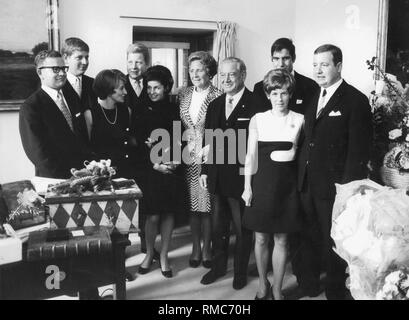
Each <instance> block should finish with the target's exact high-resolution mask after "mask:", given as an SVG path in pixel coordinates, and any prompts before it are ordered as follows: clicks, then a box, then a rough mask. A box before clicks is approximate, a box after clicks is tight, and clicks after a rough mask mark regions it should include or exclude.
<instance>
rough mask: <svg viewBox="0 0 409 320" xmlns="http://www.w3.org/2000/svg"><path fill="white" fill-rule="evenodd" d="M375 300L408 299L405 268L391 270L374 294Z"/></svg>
mask: <svg viewBox="0 0 409 320" xmlns="http://www.w3.org/2000/svg"><path fill="white" fill-rule="evenodd" d="M376 299H377V300H409V273H408V271H407V270H405V269H401V270H397V271H394V272H391V273H390V274H388V275H387V276H386V277H385V284H384V285H383V287H382V289H381V290H379V291H378V293H377V294H376Z"/></svg>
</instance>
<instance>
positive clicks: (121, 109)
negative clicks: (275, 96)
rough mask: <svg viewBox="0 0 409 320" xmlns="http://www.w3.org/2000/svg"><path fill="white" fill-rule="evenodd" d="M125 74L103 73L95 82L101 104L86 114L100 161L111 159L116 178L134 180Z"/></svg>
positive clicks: (94, 106) (90, 134) (132, 147)
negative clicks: (125, 103)
mask: <svg viewBox="0 0 409 320" xmlns="http://www.w3.org/2000/svg"><path fill="white" fill-rule="evenodd" d="M125 81H126V79H125V75H124V74H123V73H122V72H121V71H119V70H108V69H107V70H102V71H101V72H99V73H98V75H97V76H96V78H95V80H94V84H93V90H94V92H95V93H96V95H97V96H98V102H97V104H96V105H93V106H92V107H91V109H88V110H87V111H85V113H84V116H85V119H86V122H87V127H88V133H89V136H90V143H91V147H92V149H93V151H95V152H96V154H97V156H98V158H99V159H111V165H112V166H113V167H115V168H116V176H115V177H117V178H119V177H122V178H127V179H132V178H134V173H133V168H132V163H131V161H130V159H131V155H132V154H133V153H134V152H135V151H134V150H133V149H134V143H133V142H132V141H133V139H131V136H130V134H129V121H130V119H129V117H130V114H129V109H128V108H127V107H126V106H125V105H124V101H125V96H126V94H127V92H126V89H125Z"/></svg>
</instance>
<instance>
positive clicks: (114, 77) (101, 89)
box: [92, 69, 126, 100]
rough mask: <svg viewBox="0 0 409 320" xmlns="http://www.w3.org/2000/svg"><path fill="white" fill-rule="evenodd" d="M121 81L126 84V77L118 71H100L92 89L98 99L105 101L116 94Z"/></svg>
mask: <svg viewBox="0 0 409 320" xmlns="http://www.w3.org/2000/svg"><path fill="white" fill-rule="evenodd" d="M119 81H123V82H124V83H125V82H126V77H125V75H124V74H123V73H122V72H121V71H119V70H117V69H105V70H102V71H100V72H99V73H98V74H97V76H96V77H95V80H94V83H93V85H92V89H93V90H94V92H95V94H96V95H97V97H98V98H100V99H102V100H104V99H106V98H107V97H108V96H109V95H110V94H112V93H114V91H115V89H116V88H117V87H118V84H119Z"/></svg>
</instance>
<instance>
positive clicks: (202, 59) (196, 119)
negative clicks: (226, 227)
mask: <svg viewBox="0 0 409 320" xmlns="http://www.w3.org/2000/svg"><path fill="white" fill-rule="evenodd" d="M188 64H189V76H190V80H191V81H192V84H193V86H190V87H187V88H184V89H182V90H181V91H180V93H179V101H180V118H181V120H182V122H183V125H184V128H185V130H186V132H187V133H188V134H187V137H188V141H187V148H188V150H189V155H188V159H185V160H187V162H188V164H187V165H186V166H185V179H186V183H187V187H188V198H189V199H188V203H189V211H190V228H191V233H192V238H193V247H192V254H191V256H190V258H189V265H190V266H191V267H192V268H197V267H198V266H199V265H200V263H201V261H203V266H204V267H206V268H210V267H211V232H212V228H211V219H210V218H211V217H210V213H211V205H210V195H209V192H208V191H207V189H203V188H201V187H200V184H199V178H200V174H201V171H202V170H201V163H202V161H203V156H204V155H203V152H202V147H203V146H202V140H203V135H204V123H205V119H206V112H207V107H208V106H209V103H210V102H211V101H213V100H214V99H215V98H217V97H218V96H220V95H221V94H222V92H221V91H220V90H219V89H217V88H216V87H214V86H213V85H212V83H211V80H212V78H213V77H214V76H215V75H216V73H217V63H216V60H215V59H214V58H213V57H212V56H211V55H210V54H209V53H207V52H205V51H197V52H193V53H192V54H191V55H190V56H189V58H188ZM202 236H203V247H201V238H202Z"/></svg>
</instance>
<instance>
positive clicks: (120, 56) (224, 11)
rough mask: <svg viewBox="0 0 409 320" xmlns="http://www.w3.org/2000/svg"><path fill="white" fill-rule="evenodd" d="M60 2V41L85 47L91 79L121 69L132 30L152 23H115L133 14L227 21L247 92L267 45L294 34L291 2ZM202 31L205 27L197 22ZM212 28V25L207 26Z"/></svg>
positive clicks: (264, 65) (265, 59)
mask: <svg viewBox="0 0 409 320" xmlns="http://www.w3.org/2000/svg"><path fill="white" fill-rule="evenodd" d="M274 3H275V1H272V0H257V1H237V0H151V1H149V2H147V1H142V0H136V1H135V0H116V1H112V0H87V1H83V0H63V1H60V29H61V39H62V40H64V39H65V38H67V37H72V36H77V37H80V38H82V39H83V40H84V41H86V42H87V43H88V44H89V46H90V50H91V53H90V67H89V71H88V73H89V74H90V75H91V76H93V75H95V74H96V73H97V72H98V71H100V70H101V69H104V68H118V69H120V70H123V71H126V65H125V53H126V48H127V46H128V45H129V44H130V43H131V42H132V26H133V25H140V24H141V23H143V24H145V25H149V26H156V25H158V22H157V21H151V20H145V21H141V20H137V19H120V18H119V16H138V17H154V18H170V19H188V20H202V21H204V20H210V21H219V20H220V21H224V20H227V21H233V22H236V23H237V24H238V28H237V39H238V41H237V46H236V49H237V56H239V57H240V58H242V59H243V60H244V62H245V63H246V65H247V68H248V70H249V71H248V77H247V85H248V86H249V87H250V88H251V89H252V88H253V85H254V82H256V81H258V80H259V79H260V78H261V77H262V76H263V75H264V73H265V71H266V70H268V68H269V66H270V59H269V55H270V54H269V52H270V46H271V43H272V41H273V40H274V39H275V38H277V37H280V36H292V35H293V34H294V19H295V0H289V1H280V2H279V3H278V1H277V4H279V5H275V4H274ZM165 24H166V25H167V26H178V25H179V26H182V27H189V26H190V27H197V26H200V25H201V24H195V23H183V22H166V23H165ZM202 25H203V27H204V28H205V27H206V24H202ZM207 25H208V27H210V28H214V24H207Z"/></svg>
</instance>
